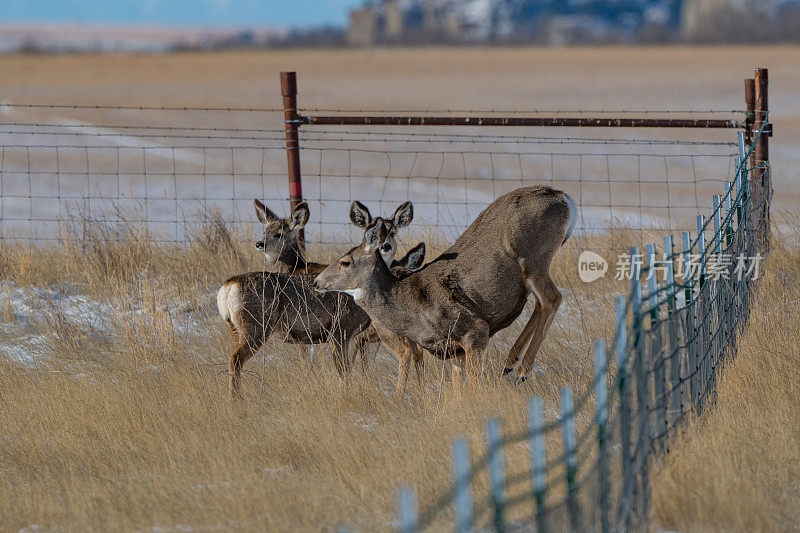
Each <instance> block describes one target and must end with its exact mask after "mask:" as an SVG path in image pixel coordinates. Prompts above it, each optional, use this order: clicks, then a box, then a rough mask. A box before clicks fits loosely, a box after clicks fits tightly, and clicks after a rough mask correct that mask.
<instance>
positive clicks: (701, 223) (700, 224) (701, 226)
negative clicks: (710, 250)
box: [697, 215, 706, 290]
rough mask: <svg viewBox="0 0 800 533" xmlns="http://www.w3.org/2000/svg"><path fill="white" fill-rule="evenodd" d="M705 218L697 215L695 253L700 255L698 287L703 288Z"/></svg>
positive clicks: (704, 271)
mask: <svg viewBox="0 0 800 533" xmlns="http://www.w3.org/2000/svg"><path fill="white" fill-rule="evenodd" d="M705 226H706V218H705V217H704V216H703V215H697V253H698V255H699V256H700V283H699V284H698V287H699V289H700V290H702V289H703V285H705V281H706V275H705V273H706V233H705Z"/></svg>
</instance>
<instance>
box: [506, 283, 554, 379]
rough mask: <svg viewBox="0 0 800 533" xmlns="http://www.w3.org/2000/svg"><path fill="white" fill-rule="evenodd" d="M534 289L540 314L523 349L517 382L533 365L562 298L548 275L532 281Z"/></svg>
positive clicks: (524, 376) (525, 377) (526, 375)
mask: <svg viewBox="0 0 800 533" xmlns="http://www.w3.org/2000/svg"><path fill="white" fill-rule="evenodd" d="M534 289H535V290H536V293H537V296H538V298H539V306H538V308H539V309H541V315H542V316H541V317H540V319H539V321H538V323H537V325H536V331H535V332H534V334H533V338H532V339H531V342H530V344H529V345H528V349H527V350H526V351H525V355H524V356H523V358H522V362H521V363H520V365H519V367H517V372H516V374H517V381H518V382H522V381H525V379H527V377H528V373H529V372H530V370H531V368H532V367H533V361H534V359H535V358H536V354H537V352H538V351H539V348H540V347H541V346H542V343H543V342H544V338H545V336H546V335H547V330H548V329H549V328H550V324H552V323H553V318H555V316H556V311H558V307H559V306H560V305H561V301H562V300H563V297H562V296H561V292H560V291H559V290H558V287H556V284H555V283H553V280H551V279H550V276H547V275H545V276H544V277H543V278H542V279H540V280H536V281H534Z"/></svg>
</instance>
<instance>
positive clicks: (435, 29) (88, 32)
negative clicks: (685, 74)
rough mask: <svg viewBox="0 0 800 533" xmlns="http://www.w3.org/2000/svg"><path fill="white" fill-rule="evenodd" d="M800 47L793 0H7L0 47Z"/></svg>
mask: <svg viewBox="0 0 800 533" xmlns="http://www.w3.org/2000/svg"><path fill="white" fill-rule="evenodd" d="M798 40H800V0H379V1H370V2H364V1H360V0H317V1H313V0H294V1H292V2H283V1H275V0H198V1H191V0H144V1H139V0H119V1H116V2H107V1H105V0H69V1H52V0H6V1H4V2H3V13H2V15H0V52H7V53H9V52H12V53H13V52H28V53H37V52H39V53H52V52H80V51H100V52H118V51H138V52H154V51H176V50H211V49H227V48H265V47H293V46H339V47H346V46H356V47H366V46H378V45H380V46H396V45H410V44H429V45H430V44H442V45H465V44H472V45H506V44H546V45H557V46H558V45H570V44H628V43H643V44H653V43H682V42H685V43H767V42H797V41H798Z"/></svg>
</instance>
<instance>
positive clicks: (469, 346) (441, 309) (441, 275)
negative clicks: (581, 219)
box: [314, 186, 577, 395]
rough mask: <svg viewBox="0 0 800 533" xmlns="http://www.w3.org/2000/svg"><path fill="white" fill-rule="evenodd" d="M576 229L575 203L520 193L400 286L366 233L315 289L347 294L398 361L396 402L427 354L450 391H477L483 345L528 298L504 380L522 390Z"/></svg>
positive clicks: (379, 240) (542, 190)
mask: <svg viewBox="0 0 800 533" xmlns="http://www.w3.org/2000/svg"><path fill="white" fill-rule="evenodd" d="M576 220H577V207H576V205H575V202H574V201H573V200H572V199H571V198H570V197H569V196H568V195H566V194H565V193H563V192H561V191H558V190H555V189H552V188H550V187H546V186H531V187H524V188H520V189H516V190H514V191H511V192H510V193H507V194H505V195H502V196H500V197H498V198H497V199H496V200H495V201H494V202H492V203H491V204H490V205H489V206H488V207H487V208H486V209H484V211H483V212H482V213H481V214H480V215H478V217H477V218H476V219H475V220H474V221H473V222H472V224H471V225H470V226H469V227H468V228H467V229H466V230H465V231H464V233H463V234H462V235H461V236H460V237H458V239H456V241H455V243H454V244H453V245H452V246H451V247H450V248H448V249H447V250H445V251H444V252H443V253H442V254H441V255H439V257H437V258H436V259H434V260H433V261H431V262H430V263H428V264H427V265H425V266H424V267H423V268H421V269H419V270H418V271H416V272H413V273H411V274H410V275H408V276H406V277H404V278H402V279H400V278H398V277H396V276H394V275H393V274H392V272H391V271H390V270H389V269H388V268H386V265H385V263H384V262H383V261H381V258H380V252H379V250H380V247H381V246H382V244H383V243H384V242H385V239H386V230H385V229H384V228H382V227H381V226H379V225H376V224H372V225H369V226H368V227H367V228H366V229H365V231H364V238H363V240H362V243H361V244H360V245H358V246H356V247H354V248H351V249H350V250H349V251H347V252H346V253H345V254H344V255H343V256H341V257H340V259H339V260H338V261H337V262H336V263H333V264H331V265H330V266H329V267H328V268H326V269H325V270H324V271H323V272H322V273H320V274H319V275H317V277H316V279H315V280H314V288H315V289H316V290H317V291H318V292H320V293H322V294H327V293H330V292H346V293H347V294H350V295H352V296H353V298H354V299H355V302H356V303H357V304H358V305H359V306H360V307H361V308H363V309H364V311H365V312H366V313H367V314H368V315H369V316H370V318H371V319H372V324H373V325H374V326H375V328H376V330H377V331H378V334H379V336H380V339H381V341H382V342H383V343H384V345H386V346H387V348H389V349H390V350H392V351H393V352H394V353H395V355H396V356H397V358H398V364H399V369H398V378H397V386H396V389H395V393H396V395H402V394H403V393H404V391H405V386H406V381H407V378H408V366H409V361H410V360H411V359H412V358H417V357H420V353H421V351H422V349H423V348H424V349H426V350H428V351H429V352H431V353H432V354H433V355H434V356H436V357H439V358H441V359H450V360H451V363H452V369H451V371H452V380H453V385H454V387H455V386H458V387H460V382H461V381H463V378H464V377H466V380H467V382H468V383H469V385H470V387H472V388H474V386H475V384H476V383H477V379H479V377H480V372H479V369H480V365H481V363H482V358H483V354H484V351H485V349H486V347H487V345H488V342H489V339H490V338H491V336H492V335H494V334H495V333H497V332H498V331H500V330H502V329H504V328H506V327H508V326H509V325H511V324H512V323H513V322H514V321H515V320H516V319H517V317H519V315H520V314H521V313H522V310H523V308H524V306H525V303H526V302H527V300H528V297H529V296H530V294H531V293H533V295H534V298H535V309H534V311H533V313H532V315H531V317H530V319H529V320H528V322H527V323H526V324H525V326H524V327H523V329H522V332H521V333H520V335H519V337H518V338H517V340H516V341H515V342H514V344H513V346H512V347H511V350H510V352H509V354H508V357H507V358H506V361H505V368H504V370H503V376H505V375H507V374H510V373H512V372H514V374H515V375H514V381H515V383H522V382H524V381H525V379H526V378H527V376H528V373H529V372H530V370H531V368H532V366H533V362H534V359H535V356H536V353H537V352H538V351H539V348H540V347H541V345H542V342H543V341H544V338H545V336H546V334H547V331H548V329H549V327H550V324H551V323H552V321H553V318H554V316H555V313H556V312H557V311H558V308H559V306H560V305H561V301H562V295H561V292H560V291H559V290H558V287H557V286H556V284H555V283H554V282H553V280H552V279H551V277H550V273H549V271H550V264H551V262H552V260H553V257H554V256H555V254H556V252H557V251H558V250H559V249H560V248H561V247H562V246H563V245H564V243H566V241H567V239H569V237H570V235H571V234H572V232H573V230H574V228H575V223H576ZM464 374H466V376H464Z"/></svg>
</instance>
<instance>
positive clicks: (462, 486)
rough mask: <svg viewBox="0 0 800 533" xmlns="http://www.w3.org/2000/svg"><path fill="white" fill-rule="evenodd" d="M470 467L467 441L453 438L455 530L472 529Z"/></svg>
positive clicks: (459, 531)
mask: <svg viewBox="0 0 800 533" xmlns="http://www.w3.org/2000/svg"><path fill="white" fill-rule="evenodd" d="M471 475H472V468H471V466H470V460H469V443H467V440H466V439H465V438H463V437H456V438H455V439H454V440H453V478H454V479H453V484H454V486H455V492H454V494H453V503H454V504H455V509H456V531H457V532H458V533H469V532H470V531H472V525H473V513H472V484H471V483H470V477H471Z"/></svg>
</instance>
